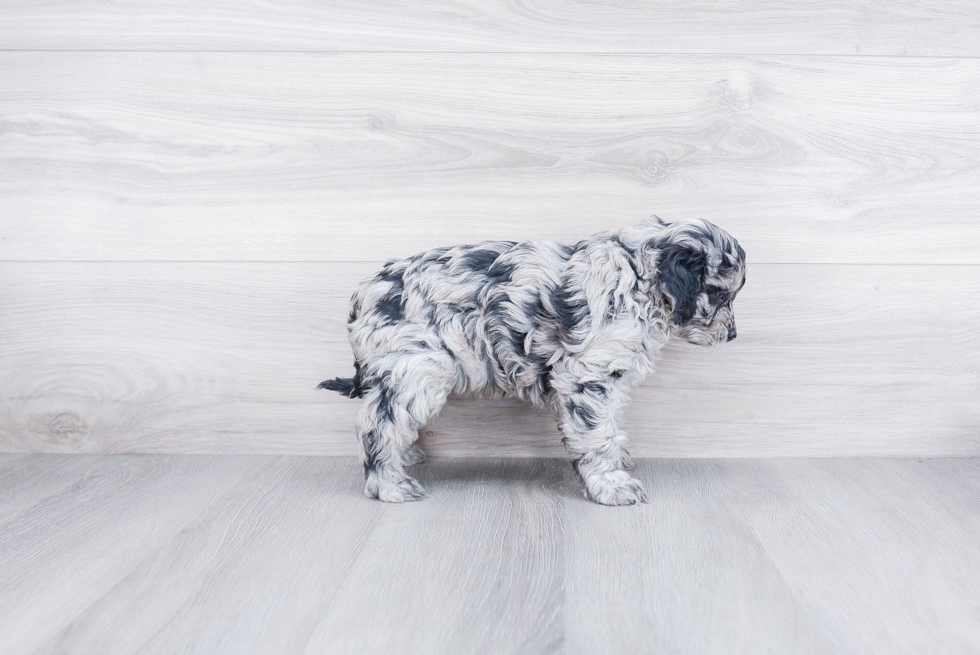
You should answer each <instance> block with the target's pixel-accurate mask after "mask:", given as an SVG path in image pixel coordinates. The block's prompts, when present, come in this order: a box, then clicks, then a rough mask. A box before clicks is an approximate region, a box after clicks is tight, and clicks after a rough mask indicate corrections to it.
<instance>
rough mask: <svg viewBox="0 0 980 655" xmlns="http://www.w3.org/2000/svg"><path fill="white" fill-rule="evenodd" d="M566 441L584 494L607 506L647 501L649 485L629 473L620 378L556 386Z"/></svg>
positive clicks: (630, 465) (629, 463)
mask: <svg viewBox="0 0 980 655" xmlns="http://www.w3.org/2000/svg"><path fill="white" fill-rule="evenodd" d="M556 392H557V394H556V407H555V409H556V413H557V414H558V421H559V423H558V429H559V430H561V433H562V435H563V438H562V443H564V444H565V448H567V449H568V452H569V454H570V455H571V457H572V466H574V467H575V470H576V472H578V474H579V475H580V476H581V478H582V481H583V482H584V483H585V494H586V496H587V497H589V498H591V499H592V500H594V501H595V502H597V503H600V504H602V505H635V504H636V503H639V502H643V503H645V502H647V494H646V490H645V489H644V488H643V484H641V483H640V481H639V480H637V479H636V478H634V477H633V476H632V475H630V474H629V472H628V469H630V468H632V460H631V459H630V456H629V453H628V452H626V448H625V447H624V445H625V443H626V435H625V434H623V433H621V432H620V431H619V429H618V428H617V427H616V414H617V413H618V409H619V407H620V406H622V404H623V402H624V401H625V394H624V393H623V392H622V391H621V390H620V389H618V388H617V385H616V381H615V380H596V381H579V382H575V383H572V384H570V385H568V386H567V387H566V388H565V389H562V390H558V389H556Z"/></svg>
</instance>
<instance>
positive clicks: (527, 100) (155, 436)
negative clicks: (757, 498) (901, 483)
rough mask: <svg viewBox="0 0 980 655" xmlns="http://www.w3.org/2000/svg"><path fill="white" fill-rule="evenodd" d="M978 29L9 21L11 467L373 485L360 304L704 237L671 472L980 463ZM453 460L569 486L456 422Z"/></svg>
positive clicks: (255, 16)
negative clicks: (234, 466)
mask: <svg viewBox="0 0 980 655" xmlns="http://www.w3.org/2000/svg"><path fill="white" fill-rule="evenodd" d="M977 57H980V5H977V4H976V3H974V2H972V1H967V0H961V1H959V2H955V1H951V2H946V3H942V4H941V5H939V4H926V3H920V2H911V1H908V2H905V1H902V2H894V3H879V2H871V1H870V0H868V1H859V0H844V1H841V2H833V3H826V2H816V1H813V2H794V3H770V2H766V1H763V0H751V1H746V2H739V3H718V2H708V1H693V2H692V1H684V2H681V1H679V0H678V1H668V2H658V3H645V4H640V3H632V2H623V3H618V2H608V3H607V2H604V3H578V2H537V3H530V4H528V3H522V4H515V3H505V2H482V3H477V2H472V3H456V2H452V3H450V2H427V3H393V4H387V3H380V2H367V1H358V2H331V3H318V2H317V3H315V2H309V1H306V2H304V1H298V2H293V3H290V4H289V5H270V4H268V3H259V2H240V1H236V2H230V1H225V2H210V3H196V2H190V1H188V0H183V1H168V2H166V3H163V2H159V3H157V2H148V3H139V4H136V5H132V6H127V5H120V4H118V3H114V2H108V1H102V0H93V1H91V2H84V3H83V2H65V1H59V0H55V1H52V2H46V3H34V2H28V1H26V0H22V1H19V2H2V3H0V451H36V452H158V453H159V452H171V453H190V452H212V453H221V452H229V453H231V452H236V453H259V452H261V453H297V454H299V453H303V454H353V453H354V452H355V444H354V440H353V433H352V429H351V423H352V420H353V413H354V410H355V408H356V402H354V401H346V400H345V399H343V398H341V397H339V396H336V395H334V394H327V393H325V392H322V391H320V392H318V391H316V390H315V389H314V387H315V385H316V383H317V382H319V381H320V380H321V379H324V378H326V377H333V376H334V375H344V374H349V372H350V371H351V364H350V362H351V354H350V349H349V347H348V345H347V343H346V334H345V331H344V319H345V314H346V303H347V298H348V297H349V295H350V293H351V291H352V289H353V286H354V285H355V283H356V282H357V281H358V280H359V279H360V278H362V277H364V276H367V275H370V274H371V272H372V271H373V270H374V269H375V268H376V267H377V266H378V265H379V263H380V262H382V261H383V260H385V259H387V258H389V257H396V256H403V255H409V254H412V253H414V252H416V251H418V250H420V249H423V248H427V247H432V246H438V245H448V244H453V243H464V242H473V241H476V240H480V239H487V238H506V239H524V238H553V239H561V240H566V241H574V240H577V239H578V238H580V237H582V236H584V235H587V234H590V233H592V232H595V231H598V230H601V229H608V228H614V227H619V226H624V225H629V224H633V223H636V222H639V221H640V220H641V219H642V218H644V217H646V216H648V215H650V214H652V213H656V214H659V215H660V216H661V217H663V218H665V219H667V220H674V219H681V218H687V217H694V216H703V217H705V218H708V219H709V220H712V221H714V222H716V223H718V224H720V225H722V226H723V227H725V228H727V229H729V230H730V231H731V232H732V233H733V234H735V235H736V236H737V237H738V238H739V240H740V242H741V243H742V244H743V245H744V246H745V249H746V250H747V251H748V254H749V262H750V264H749V275H748V278H749V281H748V284H747V286H746V288H745V290H744V291H743V293H742V294H741V295H740V296H739V299H738V301H737V302H736V314H737V316H738V321H739V338H738V340H737V341H735V342H733V343H732V344H729V345H728V346H727V347H725V348H724V349H722V350H721V351H718V352H705V351H702V350H699V349H697V348H695V347H693V346H687V345H684V344H673V345H671V346H669V347H668V349H667V351H666V352H665V358H664V360H663V361H662V366H661V372H660V374H658V375H655V376H653V377H651V378H650V379H649V380H648V381H647V382H646V383H645V384H644V385H643V386H642V387H641V388H640V389H639V390H638V392H637V393H636V396H635V401H634V404H633V405H632V406H631V407H630V409H629V410H628V412H627V417H626V418H627V421H626V422H627V428H628V430H629V431H630V433H631V436H632V440H633V444H634V445H633V448H632V450H633V452H634V453H635V454H638V455H645V456H661V455H664V456H754V455H773V454H776V455H872V454H874V455H901V456H917V455H978V454H980V301H978V297H980V293H978V291H980V59H977ZM423 439H424V443H425V444H426V446H427V448H428V449H429V451H430V452H431V453H433V454H441V455H473V454H500V455H521V456H524V455H560V454H561V449H560V446H559V444H558V434H557V432H556V430H555V428H554V426H553V425H552V423H551V421H550V419H549V418H548V417H547V416H544V415H542V414H540V413H539V412H536V411H533V410H531V409H530V408H527V407H523V406H521V405H519V404H517V403H514V402H508V401H501V402H475V401H462V400H457V401H454V402H452V403H451V404H450V406H449V407H448V408H447V409H446V411H445V412H444V413H443V415H442V416H441V417H440V418H439V419H438V420H436V421H435V422H434V423H433V424H432V425H431V426H430V427H429V428H428V429H427V430H426V431H425V434H424V437H423Z"/></svg>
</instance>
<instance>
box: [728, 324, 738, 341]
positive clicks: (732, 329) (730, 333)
mask: <svg viewBox="0 0 980 655" xmlns="http://www.w3.org/2000/svg"><path fill="white" fill-rule="evenodd" d="M737 336H738V332H737V331H736V330H735V324H734V323H732V326H731V327H730V328H728V340H729V341H733V340H734V339H735V337H737Z"/></svg>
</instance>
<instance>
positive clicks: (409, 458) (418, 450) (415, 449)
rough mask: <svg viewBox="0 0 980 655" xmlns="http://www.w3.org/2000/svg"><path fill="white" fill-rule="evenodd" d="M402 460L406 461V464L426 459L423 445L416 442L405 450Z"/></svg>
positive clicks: (417, 462)
mask: <svg viewBox="0 0 980 655" xmlns="http://www.w3.org/2000/svg"><path fill="white" fill-rule="evenodd" d="M402 460H403V461H404V462H405V466H415V465H416V464H421V463H422V462H424V461H425V451H424V450H422V446H420V445H418V444H414V445H412V446H409V447H408V448H407V449H406V450H405V454H404V455H402Z"/></svg>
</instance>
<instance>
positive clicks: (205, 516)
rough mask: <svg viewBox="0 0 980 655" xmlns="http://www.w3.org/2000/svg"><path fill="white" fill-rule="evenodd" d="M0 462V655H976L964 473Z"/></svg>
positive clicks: (828, 467)
mask: <svg viewBox="0 0 980 655" xmlns="http://www.w3.org/2000/svg"><path fill="white" fill-rule="evenodd" d="M638 474H639V476H640V477H641V478H642V479H643V480H645V481H646V482H647V484H648V487H649V489H650V490H651V492H652V494H651V495H652V498H653V501H652V502H651V503H650V504H649V505H645V506H641V507H633V508H615V509H614V508H606V507H600V506H598V505H594V504H592V503H589V502H587V501H585V500H584V499H583V498H582V497H581V494H580V492H579V487H578V484H577V482H576V481H575V479H574V478H573V476H572V474H571V472H570V468H569V466H568V465H567V464H566V463H565V462H562V461H561V460H557V459H538V460H530V459H523V460H520V459H509V460H501V459H496V460H491V459H466V460H450V459H437V460H435V461H434V462H431V463H428V464H425V465H423V466H422V469H421V471H420V473H419V476H420V478H421V479H422V480H423V481H424V482H425V483H426V484H427V486H428V487H429V489H430V492H431V495H432V497H431V498H430V499H429V500H427V501H425V502H422V503H417V504H412V505H405V506H389V505H383V504H381V503H378V502H375V501H369V500H367V499H366V498H364V497H363V496H362V495H361V492H360V471H359V467H358V465H357V463H356V462H355V461H354V460H353V459H351V458H329V457H278V456H164V455H115V456H106V455H19V454H14V455H0V652H2V653H4V655H17V654H19V653H140V654H147V653H207V654H209V655H214V654H216V653H235V654H242V653H276V654H285V653H344V654H349V653H382V652H385V653H483V652H486V653H490V652H494V653H560V652H567V653H617V652H622V653H699V654H704V653H726V654H727V653H794V654H801V653H822V654H826V653H856V654H857V653H860V654H862V655H865V654H868V653H888V654H889V655H893V654H895V653H943V654H947V655H948V654H953V653H975V652H977V651H978V649H980V593H978V591H977V590H978V589H980V566H978V565H977V552H978V549H980V493H978V492H980V460H978V459H934V460H928V459H926V460H916V459H904V460H897V459H779V460H772V459H756V460H738V459H735V460H733V459H727V460H705V459H700V460H677V459H675V460H641V462H640V464H639V471H638Z"/></svg>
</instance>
